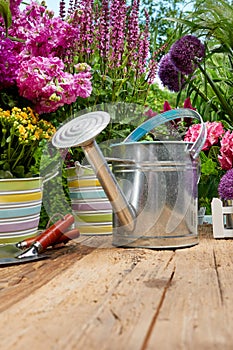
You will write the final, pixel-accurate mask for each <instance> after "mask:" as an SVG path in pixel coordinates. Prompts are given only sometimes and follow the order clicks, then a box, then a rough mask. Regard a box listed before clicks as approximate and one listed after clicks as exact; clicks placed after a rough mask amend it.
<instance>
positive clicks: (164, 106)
mask: <svg viewBox="0 0 233 350" xmlns="http://www.w3.org/2000/svg"><path fill="white" fill-rule="evenodd" d="M171 109H172V108H171V106H170V104H169V102H168V101H165V102H164V104H163V111H161V113H163V112H167V111H170V110H171Z"/></svg>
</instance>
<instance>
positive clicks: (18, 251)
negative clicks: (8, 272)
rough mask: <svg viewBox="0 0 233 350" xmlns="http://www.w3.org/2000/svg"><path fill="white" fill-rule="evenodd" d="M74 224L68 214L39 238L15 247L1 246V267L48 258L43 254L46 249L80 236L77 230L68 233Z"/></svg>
mask: <svg viewBox="0 0 233 350" xmlns="http://www.w3.org/2000/svg"><path fill="white" fill-rule="evenodd" d="M73 223H74V217H73V215H71V214H67V215H65V216H64V217H63V218H62V219H60V220H58V221H57V222H55V223H54V224H53V225H52V226H50V227H49V228H47V229H46V230H45V231H43V232H42V233H41V234H40V235H39V236H37V237H34V238H29V239H26V240H24V241H22V242H19V243H17V244H15V245H14V244H12V245H11V244H8V245H5V246H4V245H3V246H1V247H0V266H7V265H14V264H19V263H26V262H30V261H35V260H40V259H45V258H48V256H47V255H44V254H41V253H42V252H43V251H45V250H46V248H48V247H49V246H53V245H56V244H60V243H67V242H68V241H69V240H70V239H74V238H77V237H78V236H79V231H78V230H77V229H73V230H70V231H67V230H68V228H69V227H70V226H71V225H72V224H73ZM66 231H67V232H66ZM22 249H24V250H22Z"/></svg>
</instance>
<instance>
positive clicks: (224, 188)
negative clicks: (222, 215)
mask: <svg viewBox="0 0 233 350" xmlns="http://www.w3.org/2000/svg"><path fill="white" fill-rule="evenodd" d="M218 194H219V197H220V198H221V199H233V169H230V170H228V171H227V172H226V174H224V175H223V176H222V178H221V180H220V182H219V185H218Z"/></svg>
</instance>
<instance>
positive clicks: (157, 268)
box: [0, 248, 173, 350]
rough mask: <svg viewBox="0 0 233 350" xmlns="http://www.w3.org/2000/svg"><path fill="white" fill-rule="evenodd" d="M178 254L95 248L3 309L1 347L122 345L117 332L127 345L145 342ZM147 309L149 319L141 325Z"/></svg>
mask: <svg viewBox="0 0 233 350" xmlns="http://www.w3.org/2000/svg"><path fill="white" fill-rule="evenodd" d="M164 254H165V256H164ZM172 255H173V252H166V253H164V252H163V253H162V252H160V253H159V252H153V251H148V250H147V251H146V252H145V251H144V250H140V249H129V250H128V249H126V250H124V249H123V250H121V249H115V248H113V249H103V248H102V249H97V250H94V251H93V252H92V253H91V254H89V255H87V256H85V257H83V258H82V259H81V260H79V261H77V262H75V263H74V264H73V265H72V266H70V267H69V269H67V270H65V271H63V272H62V273H61V274H60V275H58V276H57V277H56V279H53V280H51V281H50V282H49V283H47V284H46V285H43V286H42V287H41V288H39V289H38V290H35V291H34V292H33V294H31V295H29V296H28V297H27V298H25V299H23V300H21V302H20V303H16V304H14V305H12V307H10V308H8V309H7V310H6V311H5V312H3V313H2V314H1V324H2V325H3V326H2V327H1V334H4V336H1V337H0V343H1V346H2V347H3V348H7V347H8V348H10V349H11V350H14V349H19V348H25V347H28V348H30V347H31V346H33V348H34V349H41V343H40V341H41V339H43V343H44V344H46V349H78V348H80V349H81V348H85V349H91V348H93V349H96V345H97V344H99V345H100V346H101V348H103V349H104V348H106V349H114V348H116V349H119V345H118V343H115V337H117V339H118V340H119V341H120V340H121V339H122V342H121V343H120V344H123V345H125V346H126V345H127V344H128V342H131V343H132V344H135V341H136V339H135V337H136V338H140V339H141V340H140V341H141V342H142V341H143V338H144V336H145V334H146V332H147V329H148V326H149V324H150V322H151V318H152V317H153V315H154V313H155V312H156V309H157V307H158V305H159V304H160V299H161V297H162V295H163V290H164V288H166V285H167V283H168V281H169V279H170V275H171V272H170V271H172V268H170V267H169V265H170V264H169V261H170V258H171V256H172ZM163 256H164V257H163ZM164 271H165V272H164ZM143 290H145V292H146V295H145V294H144V292H143ZM151 290H153V291H154V293H152V292H151ZM148 298H149V300H147V299H148ZM142 311H144V316H143V317H144V319H145V320H146V321H147V322H146V323H144V322H142V324H141V326H139V325H138V322H140V315H141V313H142ZM147 315H148V318H147ZM9 324H11V327H10V328H9V326H8V325H9ZM18 324H20V328H19V327H18ZM135 327H136V328H137V330H136V332H134V329H135ZM110 332H113V333H112V335H111V334H110ZM137 332H139V334H137ZM12 334H14V336H13V337H12ZM29 334H30V337H29V336H28V335H29ZM140 334H142V336H141V335H140ZM133 335H134V339H133ZM107 339H109V343H106V341H107ZM81 344H84V345H83V346H81ZM105 344H106V347H105ZM113 344H115V347H113ZM136 348H137V347H136ZM136 348H135V345H134V349H136ZM139 348H140V345H139V347H138V349H139ZM127 349H130V347H127Z"/></svg>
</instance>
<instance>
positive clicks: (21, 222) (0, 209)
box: [0, 177, 43, 244]
mask: <svg viewBox="0 0 233 350" xmlns="http://www.w3.org/2000/svg"><path fill="white" fill-rule="evenodd" d="M42 192H43V190H42V178H40V177H37V178H24V179H1V180H0V244H8V243H17V242H19V241H21V240H23V239H25V238H29V237H34V236H36V235H37V232H38V224H39V220H40V210H41V204H42Z"/></svg>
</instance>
